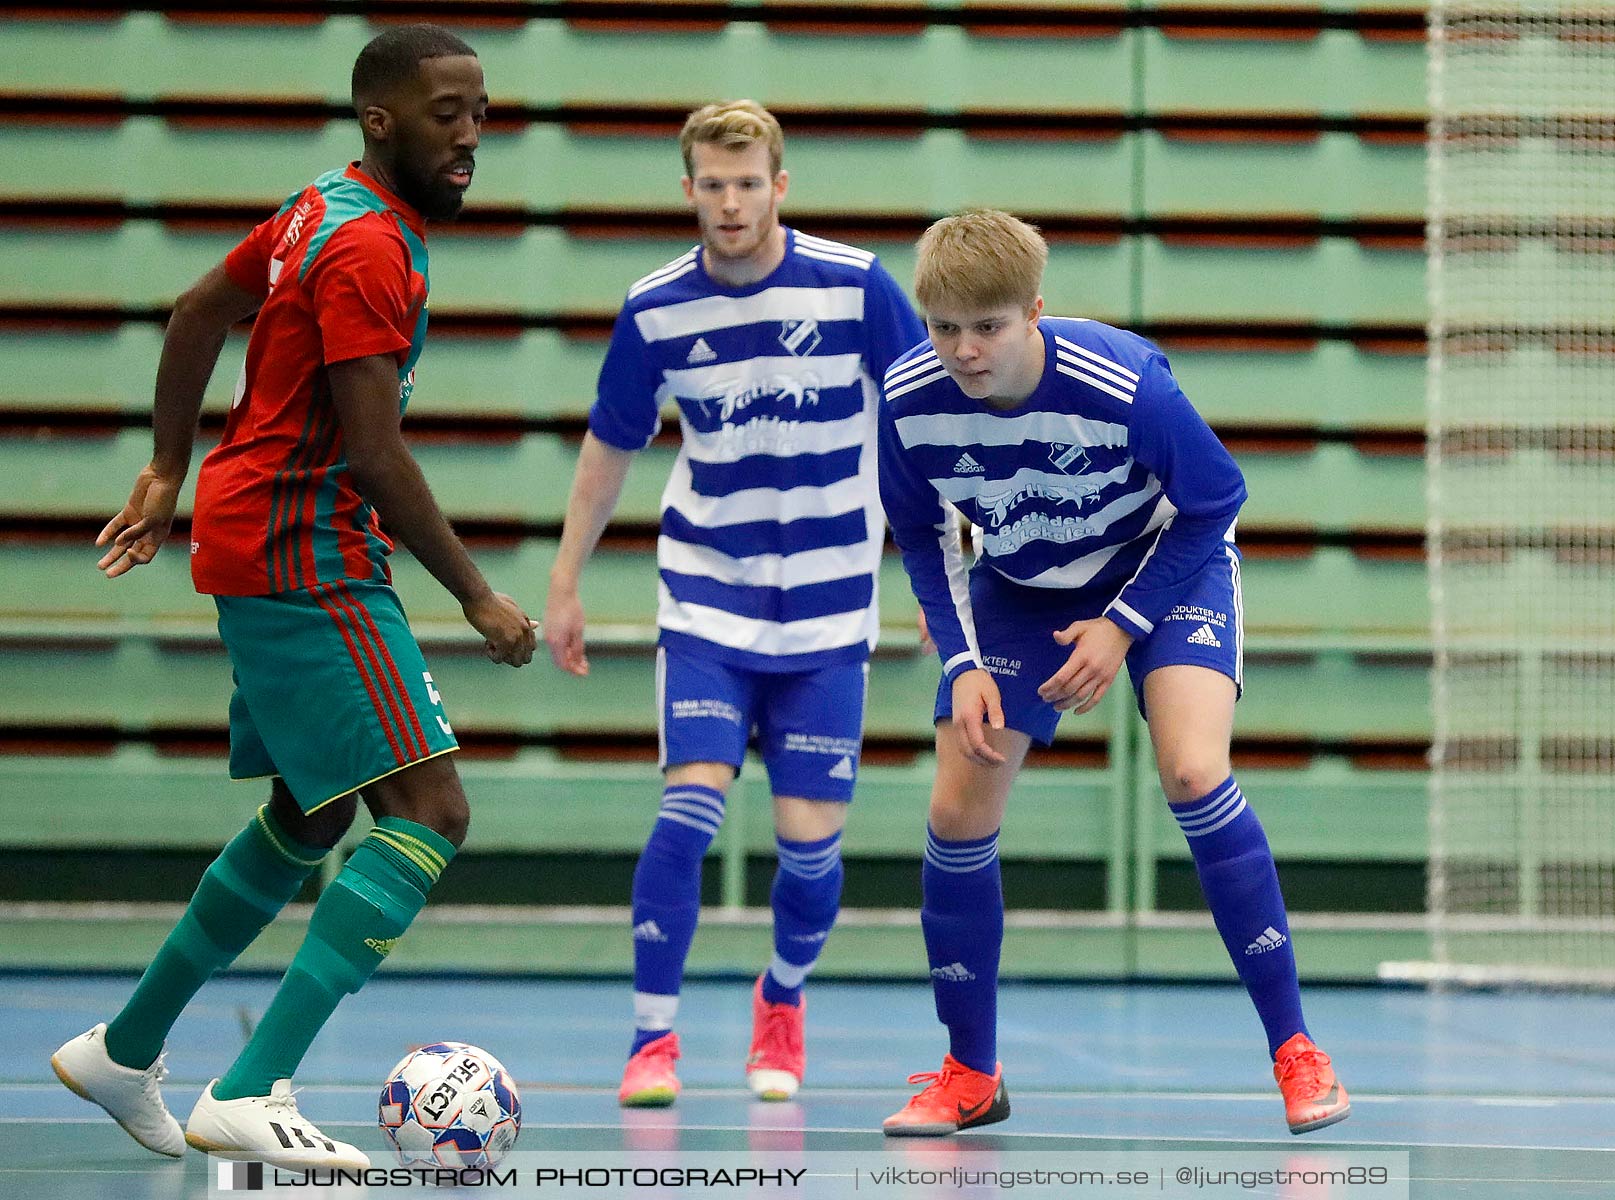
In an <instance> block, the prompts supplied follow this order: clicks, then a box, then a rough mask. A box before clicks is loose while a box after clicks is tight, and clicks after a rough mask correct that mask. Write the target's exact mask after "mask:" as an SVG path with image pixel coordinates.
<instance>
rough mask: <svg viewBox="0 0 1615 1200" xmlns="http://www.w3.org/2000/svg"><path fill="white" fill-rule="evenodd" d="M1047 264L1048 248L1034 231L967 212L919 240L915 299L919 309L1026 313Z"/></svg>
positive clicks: (1012, 220)
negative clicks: (1020, 310) (1011, 308)
mask: <svg viewBox="0 0 1615 1200" xmlns="http://www.w3.org/2000/svg"><path fill="white" fill-rule="evenodd" d="M1048 264H1049V247H1048V243H1047V242H1045V241H1044V240H1043V235H1042V234H1040V233H1039V232H1038V231H1037V227H1036V226H1035V225H1028V224H1027V223H1026V222H1025V221H1022V220H1020V219H1018V218H1016V217H1012V216H1010V215H1009V214H1008V213H1007V212H1001V211H1000V210H998V209H996V208H976V209H968V210H966V211H965V212H962V213H958V214H956V215H955V216H951V217H943V218H942V219H941V220H940V221H937V222H936V223H935V224H933V225H932V226H931V227H930V228H929V229H927V230H926V231H925V232H924V233H923V234H921V235H920V242H919V247H918V258H917V261H916V262H915V265H914V295H915V297H916V298H917V299H918V300H919V302H920V307H921V308H924V309H930V308H932V307H934V306H938V305H943V306H952V307H955V308H962V309H969V310H973V311H981V310H986V309H991V308H1003V307H1005V306H1006V305H1010V304H1015V305H1019V306H1020V307H1021V308H1025V309H1030V308H1031V307H1032V305H1034V304H1036V303H1037V297H1038V293H1039V291H1041V290H1042V287H1043V269H1044V268H1045V267H1047V266H1048Z"/></svg>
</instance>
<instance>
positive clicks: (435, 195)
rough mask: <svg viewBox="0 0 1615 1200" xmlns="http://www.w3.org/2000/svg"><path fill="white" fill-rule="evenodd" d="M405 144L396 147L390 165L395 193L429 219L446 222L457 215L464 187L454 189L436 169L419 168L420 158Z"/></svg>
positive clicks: (461, 202)
mask: <svg viewBox="0 0 1615 1200" xmlns="http://www.w3.org/2000/svg"><path fill="white" fill-rule="evenodd" d="M410 151H411V147H410V146H409V145H408V144H407V143H406V144H404V145H402V146H400V147H399V153H398V161H397V162H396V163H394V164H393V180H394V181H395V182H396V183H397V185H398V196H399V198H400V199H402V200H403V201H405V202H406V203H408V204H409V205H410V207H412V208H413V209H415V211H416V212H418V213H420V214H421V216H423V217H425V218H426V219H427V220H429V221H447V220H450V219H452V218H453V217H456V216H459V214H460V207H461V205H463V204H464V203H465V189H463V188H457V187H455V186H454V185H453V184H451V183H450V182H449V181H448V180H447V179H445V178H443V176H442V175H440V174H438V173H437V172H434V171H431V170H426V169H423V168H422V167H421V166H420V159H419V158H418V157H417V156H415V155H413V154H412V153H411V152H410Z"/></svg>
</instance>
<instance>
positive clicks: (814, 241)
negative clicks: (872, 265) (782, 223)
mask: <svg viewBox="0 0 1615 1200" xmlns="http://www.w3.org/2000/svg"><path fill="white" fill-rule="evenodd" d="M796 244H797V246H798V247H801V246H811V247H813V248H814V249H815V250H825V251H828V252H829V253H831V254H845V255H846V256H847V257H849V258H861V259H863V261H864V262H874V261H875V255H874V254H873V253H872V252H871V251H869V250H860V249H859V248H858V247H857V246H849V245H848V244H847V243H846V242H837V241H833V240H832V239H830V238H825V237H816V236H815V235H813V234H811V233H803V232H802V231H801V230H800V229H798V230H797V231H796Z"/></svg>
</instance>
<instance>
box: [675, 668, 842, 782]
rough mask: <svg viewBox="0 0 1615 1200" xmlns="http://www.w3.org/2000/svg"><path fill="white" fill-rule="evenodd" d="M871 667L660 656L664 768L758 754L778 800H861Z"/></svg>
mask: <svg viewBox="0 0 1615 1200" xmlns="http://www.w3.org/2000/svg"><path fill="white" fill-rule="evenodd" d="M868 677H869V664H868V663H864V662H853V663H842V664H837V665H834V666H828V667H820V668H818V669H817V670H812V671H794V672H774V671H747V670H744V669H742V668H740V667H734V666H730V665H729V664H728V663H724V662H720V661H718V660H717V659H716V658H713V657H705V656H702V657H698V656H696V655H694V654H691V653H689V652H688V651H686V650H684V649H682V648H680V647H677V646H663V647H661V648H659V649H658V650H657V651H656V703H657V708H658V710H659V713H658V718H657V720H658V732H659V733H660V735H661V747H660V749H661V764H660V765H661V766H662V767H664V768H666V767H676V766H682V765H683V764H685V763H692V762H718V763H728V764H729V765H730V766H732V767H734V768H735V771H736V772H737V773H738V772H739V771H740V766H741V763H742V761H743V760H744V759H745V757H746V742H747V740H748V739H749V738H750V736H751V733H752V731H753V730H754V729H755V730H756V732H757V748H758V750H759V752H760V753H761V754H762V758H763V765H764V766H765V767H767V769H768V781H769V786H770V787H771V788H772V789H773V794H774V795H776V796H801V797H803V798H804V799H807V800H841V801H847V800H851V799H852V789H853V784H855V783H856V782H857V780H858V754H859V751H860V749H861V748H862V738H863V724H864V692H865V690H866V687H867V681H868Z"/></svg>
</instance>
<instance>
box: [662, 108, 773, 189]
mask: <svg viewBox="0 0 1615 1200" xmlns="http://www.w3.org/2000/svg"><path fill="white" fill-rule="evenodd" d="M759 142H760V143H762V144H763V145H764V146H767V147H768V173H769V175H770V176H771V177H772V176H774V175H778V174H779V167H780V163H781V162H782V161H783V160H784V158H785V134H784V133H783V132H781V131H780V127H779V122H778V121H776V120H775V119H774V114H773V113H771V112H769V111H768V110H767V109H766V108H764V107H763V106H762V105H761V104H758V103H757V102H756V101H755V100H726V101H724V102H723V103H722V104H708V105H706V106H705V107H702V108H698V109H696V110H695V111H694V112H693V113H691V114H690V115H689V117H687V118H686V119H685V122H684V128H683V129H682V130H681V131H680V132H679V152H680V153H681V154H683V155H684V173H685V174H686V175H689V176H691V177H692V178H693V177H694V175H695V163H694V161H693V151H694V150H695V147H696V146H697V145H702V146H722V147H723V148H724V149H726V150H744V149H745V148H746V147H747V146H752V145H755V144H757V143H759Z"/></svg>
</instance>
